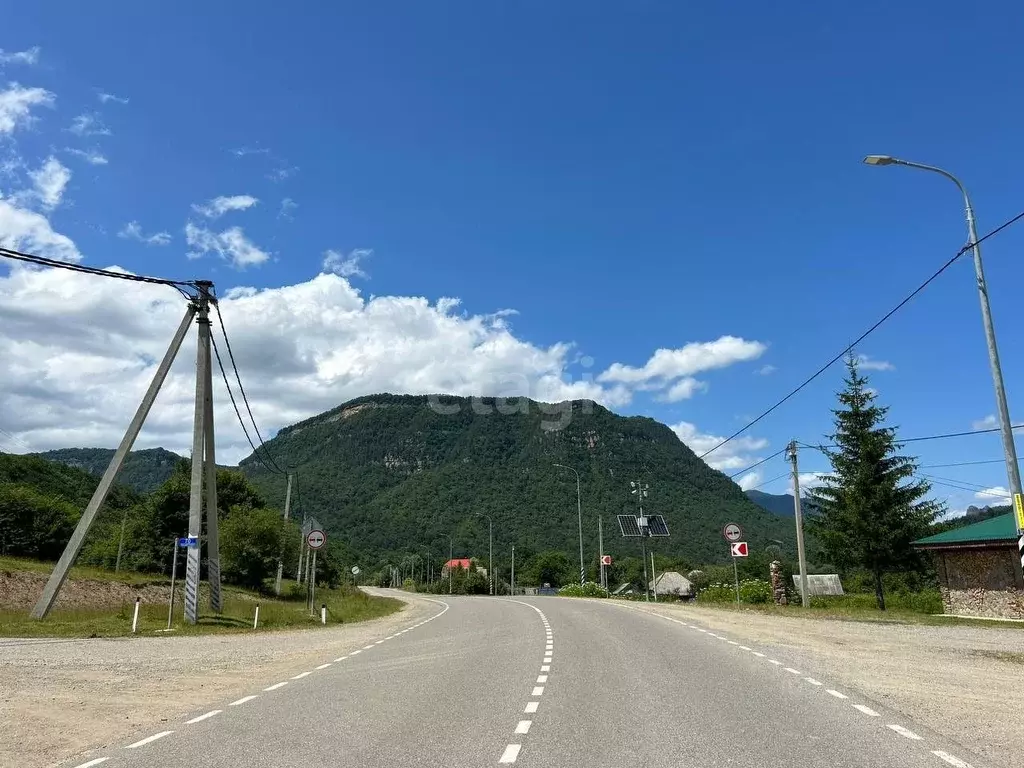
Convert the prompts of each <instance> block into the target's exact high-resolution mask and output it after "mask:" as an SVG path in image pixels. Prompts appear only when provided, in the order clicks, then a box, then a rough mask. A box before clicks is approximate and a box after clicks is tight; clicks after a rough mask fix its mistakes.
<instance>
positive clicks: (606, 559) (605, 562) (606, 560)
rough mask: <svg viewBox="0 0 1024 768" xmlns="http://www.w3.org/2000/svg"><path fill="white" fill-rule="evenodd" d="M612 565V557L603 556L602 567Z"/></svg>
mask: <svg viewBox="0 0 1024 768" xmlns="http://www.w3.org/2000/svg"><path fill="white" fill-rule="evenodd" d="M611 564H612V556H611V555H601V565H611Z"/></svg>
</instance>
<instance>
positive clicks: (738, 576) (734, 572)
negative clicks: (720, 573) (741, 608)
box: [732, 555, 740, 605]
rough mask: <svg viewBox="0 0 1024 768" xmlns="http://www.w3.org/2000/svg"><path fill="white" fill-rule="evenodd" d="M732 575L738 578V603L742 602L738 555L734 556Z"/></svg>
mask: <svg viewBox="0 0 1024 768" xmlns="http://www.w3.org/2000/svg"><path fill="white" fill-rule="evenodd" d="M732 575H733V578H734V579H736V605H739V604H740V569H739V567H738V566H737V565H736V555H733V556H732Z"/></svg>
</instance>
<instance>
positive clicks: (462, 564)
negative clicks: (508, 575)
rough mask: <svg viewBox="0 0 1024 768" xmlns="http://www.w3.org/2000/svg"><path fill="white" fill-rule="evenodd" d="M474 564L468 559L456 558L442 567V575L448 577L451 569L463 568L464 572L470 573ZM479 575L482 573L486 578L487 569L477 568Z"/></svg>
mask: <svg viewBox="0 0 1024 768" xmlns="http://www.w3.org/2000/svg"><path fill="white" fill-rule="evenodd" d="M472 564H473V562H472V560H470V559H469V558H468V557H456V558H453V559H451V560H449V561H448V562H447V563H445V564H444V565H442V566H441V575H442V576H447V575H448V569H449V568H462V570H464V571H468V570H469V569H470V566H472ZM476 572H477V573H482V574H483V575H484V576H486V575H487V569H486V568H481V567H480V566H477V569H476Z"/></svg>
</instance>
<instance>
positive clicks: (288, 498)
mask: <svg viewBox="0 0 1024 768" xmlns="http://www.w3.org/2000/svg"><path fill="white" fill-rule="evenodd" d="M291 506H292V473H291V472H289V473H288V487H287V488H286V489H285V492H284V519H285V522H288V515H289V513H290V512H291ZM281 549H282V552H281V554H280V555H279V556H278V558H277V578H276V579H275V580H274V594H275V595H280V594H281V577H283V576H284V552H283V550H284V542H283V541H282V543H281Z"/></svg>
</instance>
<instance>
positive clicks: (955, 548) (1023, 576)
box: [913, 513, 1024, 619]
mask: <svg viewBox="0 0 1024 768" xmlns="http://www.w3.org/2000/svg"><path fill="white" fill-rule="evenodd" d="M913 546H914V547H916V548H918V549H922V550H927V551H929V552H931V553H932V556H933V557H934V558H935V570H936V571H937V572H938V576H939V590H940V591H941V592H942V605H943V608H944V610H945V612H946V613H948V614H953V615H956V616H981V617H986V618H1000V619H1024V573H1022V572H1021V566H1020V557H1019V555H1018V553H1017V526H1016V521H1015V520H1014V515H1013V513H1009V514H1005V515H1000V516H999V517H992V518H989V519H988V520H983V521H982V522H980V523H974V524H972V525H965V526H964V527H963V528H955V529H953V530H951V531H946V532H945V533H937V534H935V535H934V536H926V537H925V538H923V539H918V540H917V541H915V542H913Z"/></svg>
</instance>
